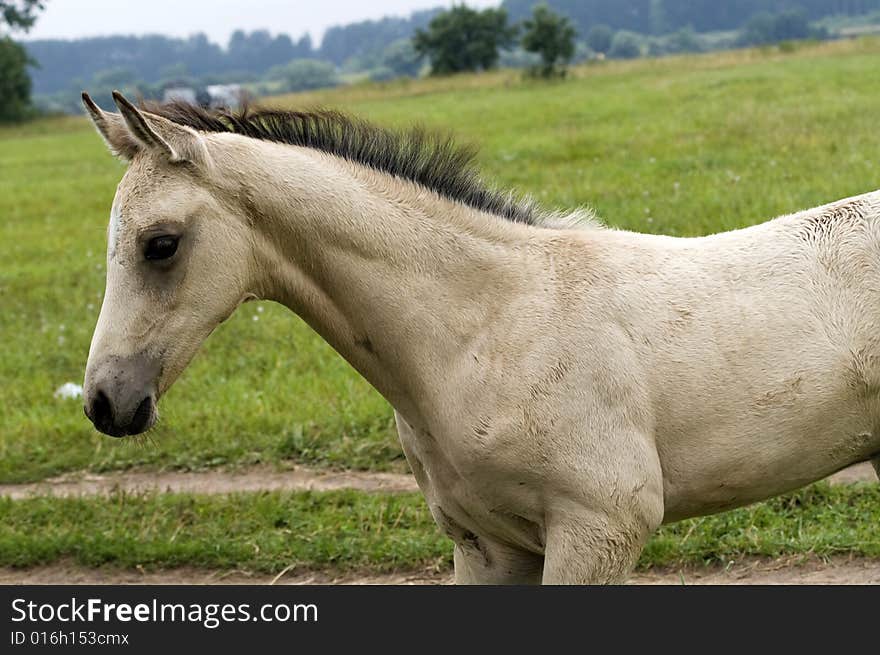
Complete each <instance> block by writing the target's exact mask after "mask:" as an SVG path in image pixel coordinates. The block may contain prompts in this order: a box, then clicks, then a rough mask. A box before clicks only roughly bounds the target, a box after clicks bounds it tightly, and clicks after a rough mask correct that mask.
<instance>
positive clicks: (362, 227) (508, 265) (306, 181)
mask: <svg viewBox="0 0 880 655" xmlns="http://www.w3.org/2000/svg"><path fill="white" fill-rule="evenodd" d="M260 146H261V147H260V157H259V159H258V161H257V165H256V166H255V167H254V168H253V170H248V171H247V172H246V174H245V175H243V176H241V175H240V181H241V185H242V186H241V189H240V191H239V193H240V194H243V197H244V198H245V203H246V211H247V212H248V213H249V214H250V215H251V218H252V219H253V222H254V225H255V228H256V234H257V241H258V246H257V252H258V259H259V262H257V266H258V268H259V269H260V275H259V277H260V278H261V279H263V280H264V288H263V289H261V290H260V291H261V295H262V297H265V298H269V299H272V300H276V301H278V302H280V303H282V304H284V305H286V306H287V307H289V308H290V309H291V310H293V311H294V312H296V313H297V314H299V315H300V316H301V317H302V318H303V319H304V320H305V321H306V322H307V323H309V324H310V325H311V327H312V328H313V329H315V330H316V331H317V332H318V333H319V334H320V335H321V336H322V337H323V338H324V339H325V340H326V341H327V342H329V343H330V345H332V346H333V347H334V348H335V349H336V350H337V351H338V352H339V353H340V354H341V355H342V356H343V357H345V359H346V360H348V361H349V363H351V364H352V365H353V366H354V367H355V368H356V369H357V370H358V371H359V372H360V373H361V374H362V375H363V376H364V377H365V378H366V379H367V380H368V381H369V382H370V383H371V384H373V386H375V387H376V388H377V389H378V390H379V392H380V393H382V394H383V395H384V396H385V397H386V398H387V399H388V400H389V402H391V404H392V405H393V406H394V407H395V408H396V409H397V410H398V411H400V412H401V413H403V414H404V416H411V417H413V418H415V417H416V416H418V415H421V416H425V415H426V413H430V412H432V411H433V406H434V405H436V403H437V402H439V401H441V400H442V399H443V398H444V397H445V396H448V395H449V385H450V384H453V382H452V380H453V379H460V378H461V372H462V370H463V369H466V368H467V367H469V366H472V364H471V361H472V358H473V357H475V354H474V351H473V349H474V347H475V345H474V344H476V343H479V341H480V337H481V335H482V334H484V332H485V329H486V328H487V327H488V326H490V325H491V324H493V323H494V322H496V321H498V320H503V319H502V317H504V316H506V315H508V314H509V313H510V311H511V308H512V307H515V306H517V305H519V304H520V302H519V299H521V297H522V296H523V294H525V293H528V292H529V290H530V289H531V288H532V287H533V286H534V285H535V284H536V280H535V279H534V278H535V269H536V266H535V265H534V264H533V260H534V249H533V247H532V245H533V244H532V242H533V241H534V240H535V233H536V232H537V230H535V229H534V228H529V227H526V226H522V225H516V224H513V223H510V222H508V221H504V220H503V219H501V218H499V217H496V216H491V215H487V214H484V213H482V212H479V211H476V210H473V209H471V208H469V207H466V206H464V205H462V204H460V203H456V202H452V201H449V200H446V199H444V198H441V197H439V196H438V195H437V194H435V193H433V192H430V191H427V190H425V189H423V188H420V187H418V186H416V185H414V184H412V183H410V182H407V181H403V180H399V179H397V178H394V177H391V176H389V175H386V174H384V173H379V172H376V171H373V170H370V169H367V168H365V167H362V166H359V165H356V164H352V163H349V162H346V161H343V160H340V159H338V158H335V157H332V156H329V155H325V154H323V153H318V152H315V151H311V150H307V149H301V148H294V147H290V146H281V145H276V144H265V143H261V144H260Z"/></svg>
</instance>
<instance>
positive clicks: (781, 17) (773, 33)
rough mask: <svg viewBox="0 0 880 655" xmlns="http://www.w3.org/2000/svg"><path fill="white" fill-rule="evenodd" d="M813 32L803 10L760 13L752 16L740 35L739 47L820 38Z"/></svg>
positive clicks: (817, 33) (818, 33) (819, 34)
mask: <svg viewBox="0 0 880 655" xmlns="http://www.w3.org/2000/svg"><path fill="white" fill-rule="evenodd" d="M822 36H824V34H822V33H821V32H820V31H817V30H814V29H813V28H812V26H811V25H810V22H809V20H807V15H806V13H805V12H804V11H803V10H800V9H791V10H789V11H783V12H781V13H779V14H770V13H767V12H761V13H758V14H755V15H754V16H752V17H751V18H750V19H749V21H748V22H747V23H746V24H745V26H744V27H743V29H742V32H741V33H740V37H739V43H740V44H741V45H767V44H770V43H779V42H780V41H791V40H795V39H808V38H813V37H822Z"/></svg>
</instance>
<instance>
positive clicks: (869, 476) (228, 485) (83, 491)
mask: <svg viewBox="0 0 880 655" xmlns="http://www.w3.org/2000/svg"><path fill="white" fill-rule="evenodd" d="M829 480H830V481H831V482H832V484H848V483H852V482H860V481H871V482H876V481H877V475H876V474H875V473H874V469H873V468H872V467H871V465H870V464H868V463H864V464H857V465H856V466H852V467H850V468H848V469H845V470H843V471H841V472H840V473H836V474H835V475H832V476H831V477H830V478H829ZM335 489H355V490H357V491H366V492H383V493H389V492H402V491H418V490H419V489H418V486H416V483H415V480H414V479H413V477H412V476H411V475H409V474H401V473H370V472H366V471H345V472H332V471H322V470H318V469H310V468H307V467H304V466H295V467H293V468H291V469H288V470H278V469H277V468H274V467H268V466H259V467H252V468H248V469H245V470H243V471H205V472H200V473H181V472H173V471H171V472H164V473H162V472H159V473H147V472H142V471H120V472H114V473H106V474H101V475H98V474H90V473H72V474H67V475H62V476H59V477H55V478H48V479H46V480H43V481H41V482H34V483H30V484H0V496H8V497H11V498H13V499H17V498H26V497H28V496H33V495H54V496H90V495H96V494H108V493H111V492H113V491H117V490H123V491H130V492H143V491H176V492H187V493H202V494H221V493H233V492H237V491H305V490H314V491H331V490H335Z"/></svg>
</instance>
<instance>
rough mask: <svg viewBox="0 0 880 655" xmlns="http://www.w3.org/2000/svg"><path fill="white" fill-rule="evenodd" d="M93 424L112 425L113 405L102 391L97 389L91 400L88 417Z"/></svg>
mask: <svg viewBox="0 0 880 655" xmlns="http://www.w3.org/2000/svg"><path fill="white" fill-rule="evenodd" d="M89 418H91V419H92V422H94V424H95V425H97V426H100V425H112V424H113V406H112V405H111V404H110V399H109V398H108V397H107V394H105V393H104V392H103V391H100V390H99V391H98V393H96V394H95V398H94V400H92V412H91V416H90V417H89Z"/></svg>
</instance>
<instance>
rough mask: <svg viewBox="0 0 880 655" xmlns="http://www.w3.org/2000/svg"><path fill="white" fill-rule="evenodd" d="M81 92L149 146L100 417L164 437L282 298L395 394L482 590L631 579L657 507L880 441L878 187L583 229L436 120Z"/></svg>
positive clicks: (103, 325) (676, 508) (140, 167)
mask: <svg viewBox="0 0 880 655" xmlns="http://www.w3.org/2000/svg"><path fill="white" fill-rule="evenodd" d="M85 101H86V106H87V108H88V110H89V112H90V115H91V118H92V120H93V121H94V123H95V125H96V127H97V128H98V131H99V132H100V133H101V135H102V136H103V137H104V139H105V140H106V142H107V143H108V145H109V146H110V148H111V150H112V151H113V152H114V153H116V154H117V155H118V156H120V157H122V158H123V159H125V160H127V161H130V167H129V168H128V171H127V172H126V174H125V176H124V178H123V180H122V182H121V183H120V185H119V188H118V190H117V193H116V198H115V200H114V203H113V209H112V214H111V227H110V236H109V239H110V241H109V247H108V258H107V288H106V294H105V299H104V304H103V307H102V308H101V314H100V318H99V320H98V324H97V327H96V329H95V334H94V338H93V341H92V346H91V351H90V353H89V361H88V367H87V371H86V382H85V393H84V397H85V403H86V411H87V413H88V415H89V417H90V418H91V419H92V421H93V422H94V423H95V425H96V426H97V428H98V429H100V430H101V431H103V432H106V433H108V434H112V435H114V436H123V435H126V434H134V433H138V432H142V431H144V430H146V429H149V427H151V425H152V424H153V422H154V421H155V416H156V403H157V401H158V399H159V397H160V395H161V394H162V393H164V392H165V390H166V389H168V387H169V386H170V385H171V384H172V383H173V381H174V380H175V379H176V378H177V376H178V375H179V374H180V372H181V371H182V370H183V369H184V367H185V366H186V365H187V363H188V362H189V360H190V359H191V358H192V356H193V355H194V354H195V352H196V350H197V349H198V347H199V345H200V344H201V342H202V341H203V340H204V339H205V337H207V336H208V334H209V333H210V332H211V331H212V330H213V329H214V328H215V327H216V326H217V325H218V324H219V323H220V322H222V321H223V320H225V319H226V318H227V317H228V316H229V315H230V314H231V313H232V312H233V311H234V310H235V308H236V307H237V306H238V305H239V304H240V303H242V302H244V301H246V300H249V299H254V298H264V299H271V300H275V301H277V302H280V303H283V304H284V305H286V306H287V307H289V308H290V309H292V310H293V311H295V312H296V313H298V314H299V315H300V316H302V317H303V318H304V319H305V320H306V321H307V322H308V323H309V324H310V325H311V326H312V327H313V328H314V329H315V330H316V331H317V332H318V333H319V334H320V335H321V336H322V337H323V338H324V339H326V340H327V341H328V342H329V343H330V344H331V345H332V346H333V347H334V348H335V349H336V350H337V351H339V353H341V354H342V356H343V357H345V358H346V359H347V360H348V361H349V362H350V363H351V364H352V366H354V367H355V368H356V369H357V370H358V371H359V372H360V373H361V374H362V375H363V376H364V377H366V379H367V380H369V381H370V382H371V383H372V384H373V385H374V386H375V387H376V388H377V389H378V390H379V392H381V393H382V394H383V395H384V397H385V398H387V399H388V401H389V402H390V403H391V405H393V407H394V408H395V410H396V416H397V423H398V426H399V432H400V439H401V442H402V444H403V448H404V451H405V453H406V456H407V458H408V460H409V463H410V465H411V467H412V470H413V472H414V473H415V476H416V479H417V480H418V483H419V486H420V487H421V489H422V490H423V491H424V494H425V497H426V498H427V501H428V503H429V505H430V508H431V512H432V513H433V516H434V518H435V519H436V521H437V523H438V525H439V526H440V527H441V528H442V529H443V530H444V531H445V532H446V533H447V534H448V535H449V536H450V537H451V538H452V539H453V541H454V542H455V569H456V579H457V581H459V582H473V583H531V582H541V581H543V582H545V583H597V582H617V581H621V580H623V579H624V578H625V577H626V575H627V574H628V572H629V571H630V569H631V567H632V566H633V564H634V563H635V562H636V559H637V558H638V556H639V553H640V552H641V549H642V547H643V545H644V543H645V540H646V539H647V538H648V536H649V535H650V534H651V532H652V531H653V530H654V529H655V528H657V526H659V525H660V524H661V523H662V522H664V521H675V520H678V519H682V518H685V517H689V516H696V515H700V514H707V513H711V512H718V511H722V510H725V509H728V508H732V507H736V506H738V505H744V504H746V503H750V502H753V501H756V500H760V499H763V498H767V497H769V496H773V495H774V494H779V493H782V492H785V491H788V490H791V489H794V488H796V487H800V486H802V485H805V484H807V483H809V482H812V481H814V480H818V479H820V478H823V477H825V476H827V475H828V474H830V473H833V472H834V471H837V470H838V469H841V468H843V467H845V466H848V465H850V464H853V463H855V462H860V461H864V460H868V459H871V458H876V457H877V456H878V454H880V431H878V429H877V426H878V419H880V393H878V392H880V194H877V193H872V194H868V195H864V196H860V197H857V198H851V199H848V200H843V201H840V202H837V203H834V204H831V205H827V206H825V207H820V208H818V209H813V210H810V211H807V212H803V213H800V214H796V215H793V216H786V217H783V218H779V219H776V220H773V221H770V222H767V223H764V224H762V225H757V226H755V227H751V228H748V229H744V230H738V231H735V232H730V233H725V234H718V235H715V236H710V237H704V238H698V239H676V238H670V237H662V236H649V235H642V234H634V233H630V232H622V231H616V230H610V229H603V228H601V227H599V226H597V225H592V224H586V225H584V226H582V227H580V228H572V227H570V226H569V227H565V223H566V221H565V220H563V219H562V218H561V217H555V218H554V217H550V219H551V220H550V221H545V219H546V218H547V217H545V216H542V215H541V214H540V212H538V211H537V210H536V209H534V208H531V207H529V206H526V205H522V204H518V203H516V202H514V201H512V200H511V199H509V198H508V197H507V196H504V195H499V194H497V193H494V192H492V191H490V190H487V189H485V188H484V187H483V186H481V185H480V183H479V180H478V179H477V178H476V176H475V174H474V173H473V170H472V168H471V167H470V164H469V157H468V154H467V153H462V152H461V151H459V150H456V149H454V148H452V146H451V145H450V144H448V143H446V142H442V141H440V142H438V141H435V140H432V139H431V138H429V137H425V136H423V135H419V134H410V135H409V136H399V135H393V134H390V133H387V132H384V131H382V130H379V129H376V128H371V127H368V126H366V125H364V124H362V123H359V122H357V121H351V120H349V119H345V118H343V117H340V116H337V115H334V114H327V113H312V114H300V113H284V112H258V113H253V114H247V113H245V114H243V115H237V116H234V115H227V114H220V113H208V112H204V111H201V110H198V109H195V108H188V107H184V106H180V105H175V106H165V107H157V108H154V109H153V110H152V111H151V112H148V111H140V110H138V109H136V108H135V107H133V106H132V105H131V104H129V103H128V102H127V101H126V100H125V99H124V98H122V97H121V96H118V95H117V96H116V102H117V105H118V107H119V109H120V113H105V112H103V111H101V110H100V109H99V108H98V107H97V106H95V105H94V104H93V103H92V102H91V101H90V100H88V97H85ZM542 223H544V224H543V225H542ZM553 226H555V227H553ZM291 402H296V399H292V401H291ZM874 461H875V464H876V463H877V461H878V460H877V459H874Z"/></svg>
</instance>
